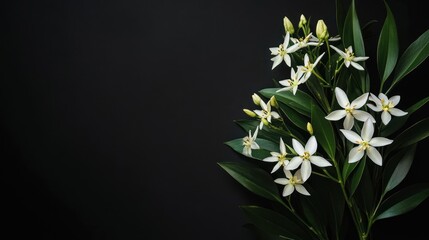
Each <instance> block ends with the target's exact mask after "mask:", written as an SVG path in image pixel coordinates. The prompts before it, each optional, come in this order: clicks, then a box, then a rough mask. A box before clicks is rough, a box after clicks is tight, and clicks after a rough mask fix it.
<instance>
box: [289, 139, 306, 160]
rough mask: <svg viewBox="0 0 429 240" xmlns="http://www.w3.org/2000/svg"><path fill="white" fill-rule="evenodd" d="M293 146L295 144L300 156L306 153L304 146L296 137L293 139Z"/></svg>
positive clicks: (294, 146)
mask: <svg viewBox="0 0 429 240" xmlns="http://www.w3.org/2000/svg"><path fill="white" fill-rule="evenodd" d="M292 146H293V149H294V150H295V152H296V153H298V155H300V156H301V155H304V151H305V150H304V147H303V146H302V144H301V143H300V142H298V141H297V140H296V139H292Z"/></svg>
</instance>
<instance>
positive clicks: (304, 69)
mask: <svg viewBox="0 0 429 240" xmlns="http://www.w3.org/2000/svg"><path fill="white" fill-rule="evenodd" d="M323 55H325V53H322V54H321V55H320V56H319V57H317V59H316V61H314V63H311V62H310V58H309V57H308V54H307V53H306V54H305V55H304V66H299V67H298V69H299V70H301V71H302V72H303V73H304V74H305V75H304V78H305V80H307V79H308V78H309V77H310V76H311V73H312V72H313V69H314V68H315V67H316V65H317V63H318V62H319V61H320V59H322V57H323Z"/></svg>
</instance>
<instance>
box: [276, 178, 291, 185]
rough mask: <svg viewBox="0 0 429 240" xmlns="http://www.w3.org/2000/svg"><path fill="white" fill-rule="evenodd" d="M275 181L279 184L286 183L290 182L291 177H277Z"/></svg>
mask: <svg viewBox="0 0 429 240" xmlns="http://www.w3.org/2000/svg"><path fill="white" fill-rule="evenodd" d="M274 182H275V183H277V184H281V185H286V184H288V183H289V179H287V178H277V179H275V180H274Z"/></svg>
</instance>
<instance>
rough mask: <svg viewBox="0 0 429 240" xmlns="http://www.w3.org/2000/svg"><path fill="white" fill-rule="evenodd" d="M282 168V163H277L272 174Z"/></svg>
mask: <svg viewBox="0 0 429 240" xmlns="http://www.w3.org/2000/svg"><path fill="white" fill-rule="evenodd" d="M281 166H282V163H281V162H277V164H276V165H274V167H273V170H271V173H274V172H275V171H277V170H279V168H280V167H281Z"/></svg>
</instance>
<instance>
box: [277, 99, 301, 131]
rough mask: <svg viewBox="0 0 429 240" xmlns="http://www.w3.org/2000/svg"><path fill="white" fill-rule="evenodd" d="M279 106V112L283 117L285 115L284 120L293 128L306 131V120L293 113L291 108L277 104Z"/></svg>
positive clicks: (280, 103) (295, 112)
mask: <svg viewBox="0 0 429 240" xmlns="http://www.w3.org/2000/svg"><path fill="white" fill-rule="evenodd" d="M279 106H280V109H281V111H282V112H283V114H284V115H286V118H287V119H288V120H289V121H290V122H291V123H292V124H294V125H295V126H297V127H299V128H300V129H302V130H304V131H307V122H308V120H307V119H306V118H305V117H304V116H302V115H301V114H299V113H298V112H297V111H295V110H294V109H293V108H291V107H288V106H287V105H286V104H284V103H282V102H279Z"/></svg>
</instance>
